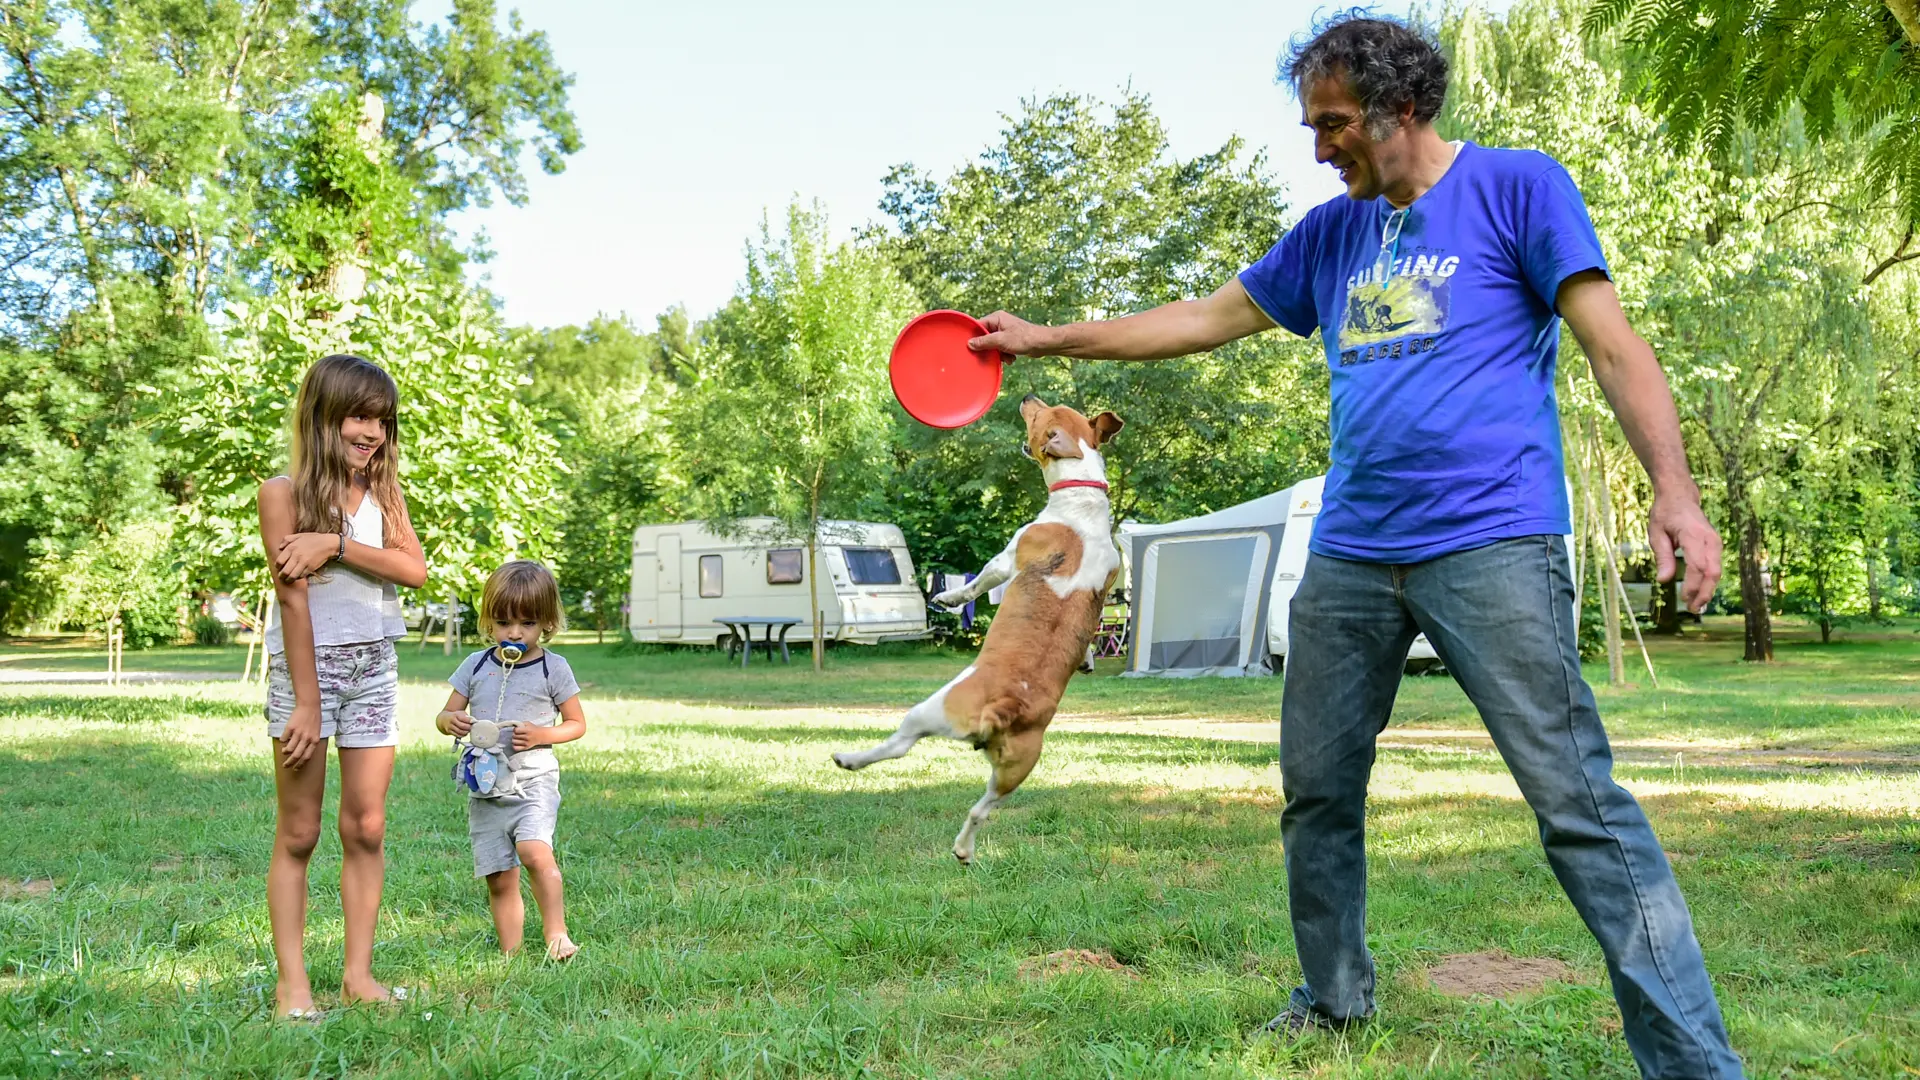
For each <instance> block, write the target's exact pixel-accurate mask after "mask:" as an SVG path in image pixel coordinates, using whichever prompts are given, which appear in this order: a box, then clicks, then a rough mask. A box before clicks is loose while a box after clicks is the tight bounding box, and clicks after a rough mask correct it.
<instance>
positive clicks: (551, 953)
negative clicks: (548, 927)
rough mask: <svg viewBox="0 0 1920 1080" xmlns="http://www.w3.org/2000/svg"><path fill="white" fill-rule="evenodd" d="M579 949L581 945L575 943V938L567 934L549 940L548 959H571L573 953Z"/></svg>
mask: <svg viewBox="0 0 1920 1080" xmlns="http://www.w3.org/2000/svg"><path fill="white" fill-rule="evenodd" d="M579 951H580V946H578V945H575V944H574V943H573V939H572V938H570V937H568V936H567V935H565V934H561V935H559V936H558V937H554V938H551V939H549V940H548V941H547V959H549V960H571V959H573V954H575V953H577V952H579Z"/></svg>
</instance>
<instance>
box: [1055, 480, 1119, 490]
mask: <svg viewBox="0 0 1920 1080" xmlns="http://www.w3.org/2000/svg"><path fill="white" fill-rule="evenodd" d="M1071 487H1090V488H1099V489H1100V490H1101V491H1105V490H1107V482H1106V481H1105V480H1062V481H1060V482H1059V483H1057V484H1049V485H1047V490H1048V491H1059V490H1060V489H1061V488H1071Z"/></svg>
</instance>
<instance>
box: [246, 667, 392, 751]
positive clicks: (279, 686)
mask: <svg viewBox="0 0 1920 1080" xmlns="http://www.w3.org/2000/svg"><path fill="white" fill-rule="evenodd" d="M313 662H314V667H315V669H316V670H317V672H318V673H319V676H320V737H321V738H322V739H332V740H333V744H334V745H335V746H338V747H341V748H343V749H349V750H351V749H358V748H362V747H369V746H394V745H396V744H398V743H399V742H400V720H399V711H400V664H399V657H398V656H396V655H395V654H394V649H393V642H391V641H366V642H361V643H359V644H355V645H316V646H314V649H313ZM292 718H293V676H292V675H290V674H288V672H287V657H286V654H285V653H282V654H280V655H278V656H275V657H273V658H272V659H271V660H270V661H269V662H268V664H267V735H268V737H270V738H274V739H278V738H279V737H280V736H281V735H282V734H283V733H285V731H286V730H287V721H288V720H290V719H292Z"/></svg>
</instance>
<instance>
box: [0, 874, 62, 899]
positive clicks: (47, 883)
mask: <svg viewBox="0 0 1920 1080" xmlns="http://www.w3.org/2000/svg"><path fill="white" fill-rule="evenodd" d="M52 895H53V879H52V878H33V879H32V880H29V881H13V880H11V879H9V878H0V900H45V899H46V898H47V897H49V896H52Z"/></svg>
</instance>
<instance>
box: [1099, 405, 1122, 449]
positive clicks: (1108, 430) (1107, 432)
mask: <svg viewBox="0 0 1920 1080" xmlns="http://www.w3.org/2000/svg"><path fill="white" fill-rule="evenodd" d="M1126 426H1127V425H1126V423H1125V422H1124V421H1122V420H1121V419H1120V418H1119V417H1117V416H1115V415H1113V414H1112V413H1110V412H1103V413H1101V414H1100V415H1099V416H1096V417H1094V418H1093V433H1094V434H1095V435H1096V436H1098V437H1099V440H1100V441H1099V442H1097V443H1095V444H1094V445H1095V446H1105V445H1107V444H1108V443H1110V442H1112V441H1113V437H1114V436H1115V435H1118V434H1120V429H1121V428H1123V427H1126Z"/></svg>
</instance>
